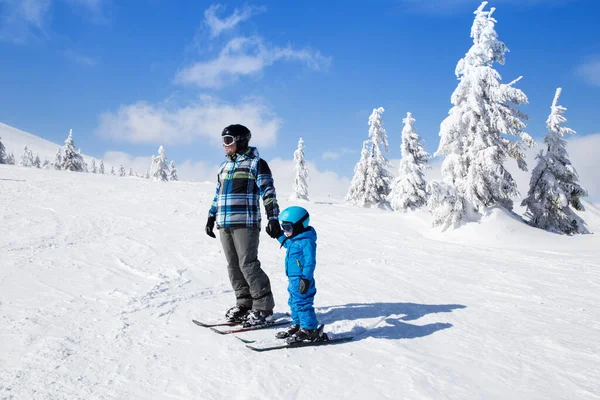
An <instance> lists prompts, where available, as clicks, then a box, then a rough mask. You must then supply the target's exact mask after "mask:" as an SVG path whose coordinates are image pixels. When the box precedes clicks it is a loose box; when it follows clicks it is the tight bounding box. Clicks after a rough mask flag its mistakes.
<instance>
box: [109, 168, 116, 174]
mask: <svg viewBox="0 0 600 400" xmlns="http://www.w3.org/2000/svg"><path fill="white" fill-rule="evenodd" d="M110 174H111V175H116V174H115V167H110Z"/></svg>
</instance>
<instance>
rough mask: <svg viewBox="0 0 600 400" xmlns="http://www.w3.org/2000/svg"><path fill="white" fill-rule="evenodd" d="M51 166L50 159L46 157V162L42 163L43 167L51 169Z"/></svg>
mask: <svg viewBox="0 0 600 400" xmlns="http://www.w3.org/2000/svg"><path fill="white" fill-rule="evenodd" d="M50 166H51V164H50V161H48V159H47V158H46V159H44V162H43V163H42V168H44V169H49V168H50Z"/></svg>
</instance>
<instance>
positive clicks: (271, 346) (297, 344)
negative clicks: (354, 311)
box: [246, 336, 354, 352]
mask: <svg viewBox="0 0 600 400" xmlns="http://www.w3.org/2000/svg"><path fill="white" fill-rule="evenodd" d="M352 339H354V336H343V337H336V338H331V339H329V340H322V341H317V342H308V341H307V342H292V343H286V342H283V343H281V344H278V343H265V344H264V345H260V344H256V343H251V344H247V345H246V347H247V348H249V349H251V350H254V351H258V352H263V351H271V350H280V349H295V348H297V347H310V346H326V345H329V344H336V343H343V342H349V341H351V340H352Z"/></svg>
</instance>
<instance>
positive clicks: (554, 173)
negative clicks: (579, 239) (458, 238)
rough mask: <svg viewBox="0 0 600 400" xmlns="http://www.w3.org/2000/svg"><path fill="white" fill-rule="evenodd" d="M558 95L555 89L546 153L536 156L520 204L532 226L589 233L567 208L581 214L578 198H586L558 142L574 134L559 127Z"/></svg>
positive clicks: (554, 230) (564, 147) (581, 221)
mask: <svg viewBox="0 0 600 400" xmlns="http://www.w3.org/2000/svg"><path fill="white" fill-rule="evenodd" d="M561 92H562V89H561V88H558V89H556V94H555V96H554V101H553V102H552V106H551V107H550V110H551V112H550V116H549V117H548V120H547V121H546V126H547V127H548V133H547V134H546V136H545V137H544V143H546V145H547V148H546V154H544V151H543V150H542V151H541V152H540V154H539V155H538V156H537V157H536V158H537V160H538V164H537V166H536V167H535V168H534V170H533V172H532V175H531V182H530V187H529V193H528V196H527V198H526V199H525V200H523V203H522V205H523V206H526V207H527V211H526V214H525V215H526V217H528V219H529V223H530V224H531V225H533V226H536V227H538V228H541V229H545V230H549V231H553V232H562V233H566V234H574V233H589V231H588V230H587V228H586V227H585V222H584V221H583V219H581V218H580V217H579V216H578V215H577V214H575V212H573V210H572V209H571V207H573V208H574V209H575V210H578V211H584V207H583V204H582V203H581V197H585V196H587V192H586V191H585V189H583V188H582V187H581V186H580V185H579V183H578V181H579V177H578V175H577V171H575V168H574V167H573V165H572V164H571V161H570V160H569V154H568V153H567V149H566V146H567V142H565V141H564V140H563V139H562V137H564V136H566V135H572V134H575V131H574V130H572V129H570V128H567V127H564V126H563V124H564V123H565V122H567V119H566V118H565V117H564V116H563V113H564V112H565V111H566V110H567V109H566V108H565V107H563V106H559V105H558V99H559V97H560V94H561Z"/></svg>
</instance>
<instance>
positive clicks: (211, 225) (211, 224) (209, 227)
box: [204, 216, 217, 239]
mask: <svg viewBox="0 0 600 400" xmlns="http://www.w3.org/2000/svg"><path fill="white" fill-rule="evenodd" d="M214 229H215V217H213V216H210V217H208V221H206V228H204V231H205V232H206V234H207V235H208V236H210V237H212V238H215V239H216V238H217V237H216V236H215V233H214V232H213V230H214Z"/></svg>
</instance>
